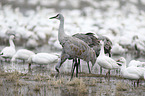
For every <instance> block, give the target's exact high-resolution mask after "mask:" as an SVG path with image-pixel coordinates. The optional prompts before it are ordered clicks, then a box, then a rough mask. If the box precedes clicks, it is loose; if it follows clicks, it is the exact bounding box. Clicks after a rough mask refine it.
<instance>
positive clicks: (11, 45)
mask: <svg viewBox="0 0 145 96" xmlns="http://www.w3.org/2000/svg"><path fill="white" fill-rule="evenodd" d="M9 43H10V47H13V48H15V44H14V42H13V40H12V39H11V38H10V39H9Z"/></svg>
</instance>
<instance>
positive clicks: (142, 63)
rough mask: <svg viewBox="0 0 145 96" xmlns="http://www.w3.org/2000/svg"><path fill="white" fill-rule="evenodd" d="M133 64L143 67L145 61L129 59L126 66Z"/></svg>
mask: <svg viewBox="0 0 145 96" xmlns="http://www.w3.org/2000/svg"><path fill="white" fill-rule="evenodd" d="M130 66H135V67H145V62H141V61H138V60H131V61H130V62H129V64H128V67H130Z"/></svg>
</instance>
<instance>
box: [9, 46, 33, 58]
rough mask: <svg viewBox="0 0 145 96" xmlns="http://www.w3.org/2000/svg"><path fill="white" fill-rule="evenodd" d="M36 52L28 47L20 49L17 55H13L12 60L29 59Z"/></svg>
mask: <svg viewBox="0 0 145 96" xmlns="http://www.w3.org/2000/svg"><path fill="white" fill-rule="evenodd" d="M34 54H35V53H34V52H32V51H30V50H27V49H19V50H18V51H17V52H16V53H15V55H14V56H13V57H12V59H11V61H15V60H16V59H21V60H28V58H29V57H30V56H31V55H34Z"/></svg>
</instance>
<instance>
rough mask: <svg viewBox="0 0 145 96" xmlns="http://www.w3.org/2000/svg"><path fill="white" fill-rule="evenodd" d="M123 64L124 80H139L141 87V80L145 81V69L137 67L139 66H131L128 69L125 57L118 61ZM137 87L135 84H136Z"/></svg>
mask: <svg viewBox="0 0 145 96" xmlns="http://www.w3.org/2000/svg"><path fill="white" fill-rule="evenodd" d="M117 62H118V63H119V64H121V65H122V66H121V73H122V75H123V77H124V78H127V79H132V80H137V86H138V85H139V79H141V78H144V79H145V68H144V67H137V66H129V67H126V60H125V58H124V57H121V58H120V59H119V60H118V61H117ZM134 86H135V82H134Z"/></svg>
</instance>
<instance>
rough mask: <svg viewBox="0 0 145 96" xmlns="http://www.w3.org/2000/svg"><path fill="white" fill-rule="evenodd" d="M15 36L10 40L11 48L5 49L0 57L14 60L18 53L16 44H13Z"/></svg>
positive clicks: (0, 53)
mask: <svg viewBox="0 0 145 96" xmlns="http://www.w3.org/2000/svg"><path fill="white" fill-rule="evenodd" d="M14 38H15V36H14V35H11V36H10V38H9V44H10V46H9V47H5V48H4V49H3V50H2V51H1V52H0V55H1V56H2V57H3V58H5V60H6V59H7V58H12V57H13V55H14V54H15V53H16V50H15V44H14V42H13V40H14Z"/></svg>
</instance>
